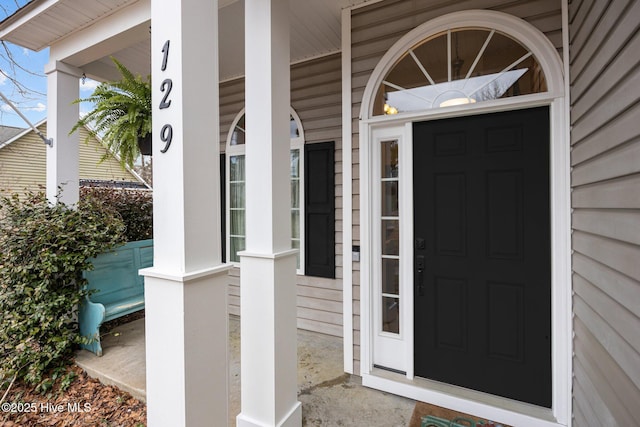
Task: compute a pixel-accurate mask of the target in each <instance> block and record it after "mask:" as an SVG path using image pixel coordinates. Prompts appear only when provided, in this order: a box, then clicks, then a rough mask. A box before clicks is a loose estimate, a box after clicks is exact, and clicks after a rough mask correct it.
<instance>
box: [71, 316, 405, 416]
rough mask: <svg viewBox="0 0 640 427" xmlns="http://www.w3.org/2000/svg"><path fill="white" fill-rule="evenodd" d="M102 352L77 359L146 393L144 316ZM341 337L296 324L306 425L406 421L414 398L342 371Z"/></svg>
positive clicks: (232, 406)
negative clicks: (362, 381)
mask: <svg viewBox="0 0 640 427" xmlns="http://www.w3.org/2000/svg"><path fill="white" fill-rule="evenodd" d="M102 347H103V356H102V357H97V356H95V355H94V354H93V353H90V352H88V351H85V350H82V351H80V352H79V353H78V354H77V356H76V363H77V364H78V365H79V366H80V367H81V368H83V369H84V370H85V371H87V373H88V374H89V375H90V376H92V377H96V378H99V379H100V380H101V381H102V382H103V383H106V384H113V385H116V386H118V387H119V388H120V389H122V390H125V391H128V392H129V393H131V394H132V395H133V396H135V397H137V398H139V399H141V400H144V398H145V346H144V319H140V320H136V321H133V322H131V323H127V324H125V325H121V326H119V327H117V328H115V329H114V330H112V331H111V332H110V333H109V334H108V335H107V336H106V337H104V338H103V340H102ZM229 353H230V357H229V361H230V367H229V426H235V417H236V415H238V414H239V413H240V320H239V319H238V318H237V317H233V316H232V317H231V318H230V320H229ZM342 363H343V362H342V340H341V339H340V338H336V337H332V336H328V335H323V334H318V333H314V332H309V331H303V330H298V400H299V401H300V402H302V417H303V425H304V426H332V427H333V426H368V427H376V426H379V427H396V426H407V425H408V424H409V420H410V419H411V414H412V412H413V407H414V404H415V402H414V401H413V400H410V399H405V398H402V397H399V396H395V395H392V394H388V393H384V392H381V391H377V390H372V389H369V388H366V387H363V386H362V385H361V384H360V382H359V378H358V377H353V376H350V375H348V374H345V373H344V372H343V369H342V368H343V366H342Z"/></svg>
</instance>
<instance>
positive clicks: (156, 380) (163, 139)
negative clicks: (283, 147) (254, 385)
mask: <svg viewBox="0 0 640 427" xmlns="http://www.w3.org/2000/svg"><path fill="white" fill-rule="evenodd" d="M151 19H152V27H151V31H152V37H151V49H152V54H151V61H152V64H151V70H152V86H153V184H154V190H153V198H154V211H153V214H154V266H153V267H152V268H150V269H146V270H143V271H142V274H143V275H144V276H145V308H146V355H147V357H146V364H147V419H148V422H149V426H151V427H156V426H167V427H182V426H184V427H186V426H214V427H217V426H223V425H227V423H228V415H227V397H228V361H227V347H228V344H227V341H228V316H227V270H228V267H227V266H226V265H223V264H221V261H220V260H221V256H220V254H221V250H220V201H219V200H220V199H219V181H220V173H219V153H218V152H219V147H218V144H219V130H218V120H219V118H218V117H219V113H218V42H217V38H218V2H217V0H152V2H151Z"/></svg>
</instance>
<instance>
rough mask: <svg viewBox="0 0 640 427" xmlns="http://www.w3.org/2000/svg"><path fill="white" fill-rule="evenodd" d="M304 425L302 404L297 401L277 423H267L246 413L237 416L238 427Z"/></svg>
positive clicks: (290, 426)
mask: <svg viewBox="0 0 640 427" xmlns="http://www.w3.org/2000/svg"><path fill="white" fill-rule="evenodd" d="M301 425H302V404H301V403H300V402H296V403H295V404H294V406H293V408H291V411H289V413H288V414H287V415H286V416H284V417H283V418H282V419H281V420H280V421H278V422H276V423H275V424H270V423H265V422H263V421H259V420H255V419H253V418H250V417H248V416H246V415H244V414H243V413H242V412H241V413H240V414H239V415H238V416H237V417H236V427H300V426H301Z"/></svg>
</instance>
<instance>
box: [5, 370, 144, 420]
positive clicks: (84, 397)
mask: <svg viewBox="0 0 640 427" xmlns="http://www.w3.org/2000/svg"><path fill="white" fill-rule="evenodd" d="M69 370H72V371H74V372H75V373H76V375H78V378H76V380H75V381H74V382H73V383H72V384H71V385H70V386H69V388H68V389H67V390H66V391H64V392H60V391H59V385H58V384H56V385H55V386H54V388H53V390H52V392H51V393H49V394H46V395H42V394H40V393H37V392H35V391H34V390H33V387H32V386H25V385H23V384H14V385H13V387H12V388H11V390H10V392H9V395H8V396H7V397H6V398H5V401H4V402H3V404H2V410H1V411H0V427H17V426H25V427H31V426H33V427H42V426H48V427H68V426H74V427H75V426H99V427H143V426H146V424H147V406H146V404H145V403H144V402H141V401H139V400H137V399H135V398H133V397H132V396H131V395H130V394H128V393H125V392H123V391H121V390H120V389H118V388H117V387H114V386H108V385H104V384H102V383H101V382H100V381H98V380H96V379H94V378H89V377H88V376H87V374H86V373H85V372H84V371H83V370H82V369H80V368H78V367H77V366H72V367H70V368H69ZM0 397H1V396H0Z"/></svg>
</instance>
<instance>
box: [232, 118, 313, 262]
mask: <svg viewBox="0 0 640 427" xmlns="http://www.w3.org/2000/svg"><path fill="white" fill-rule="evenodd" d="M289 134H290V138H291V151H290V153H291V156H290V176H291V247H292V248H295V249H299V252H298V259H297V271H298V274H304V182H303V177H304V135H303V131H302V124H301V122H300V119H299V118H298V116H297V114H296V113H295V112H294V111H293V110H291V116H290V133H289ZM226 158H227V168H226V170H227V171H228V172H227V177H226V182H227V206H228V208H227V230H228V233H227V254H228V260H229V261H230V262H232V263H238V262H240V257H239V256H238V252H239V251H243V250H244V249H245V248H246V227H245V221H246V215H245V206H246V205H245V115H244V110H243V111H241V112H240V113H239V114H238V116H237V117H236V119H235V120H234V121H233V124H232V126H231V131H230V132H229V136H228V138H227V148H226Z"/></svg>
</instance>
